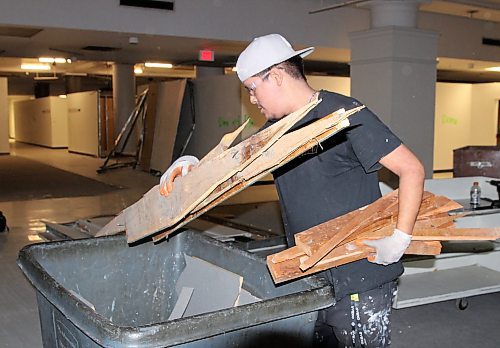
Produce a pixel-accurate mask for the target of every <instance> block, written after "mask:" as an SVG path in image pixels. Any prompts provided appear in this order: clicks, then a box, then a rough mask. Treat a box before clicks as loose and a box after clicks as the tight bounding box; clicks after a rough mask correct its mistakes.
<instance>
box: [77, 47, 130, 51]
mask: <svg viewBox="0 0 500 348" xmlns="http://www.w3.org/2000/svg"><path fill="white" fill-rule="evenodd" d="M82 50H85V51H94V52H95V51H97V52H113V51H119V50H121V48H119V47H108V46H85V47H82Z"/></svg>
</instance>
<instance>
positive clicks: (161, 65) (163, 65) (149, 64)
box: [144, 62, 173, 69]
mask: <svg viewBox="0 0 500 348" xmlns="http://www.w3.org/2000/svg"><path fill="white" fill-rule="evenodd" d="M144 66H145V67H146V68H161V69H172V68H173V65H172V64H170V63H157V62H146V63H144Z"/></svg>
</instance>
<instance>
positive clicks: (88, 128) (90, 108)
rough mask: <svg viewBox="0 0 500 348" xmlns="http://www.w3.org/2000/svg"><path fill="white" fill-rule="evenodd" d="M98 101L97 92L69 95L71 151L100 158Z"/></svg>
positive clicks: (69, 140)
mask: <svg viewBox="0 0 500 348" xmlns="http://www.w3.org/2000/svg"><path fill="white" fill-rule="evenodd" d="M98 99H99V95H98V92H96V91H90V92H79V93H70V94H68V95H67V101H68V150H69V151H72V152H78V153H83V154H87V155H92V156H98V153H99V152H98V151H99V131H98V125H99V114H98V104H97V103H98Z"/></svg>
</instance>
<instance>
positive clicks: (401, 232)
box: [364, 144, 424, 265]
mask: <svg viewBox="0 0 500 348" xmlns="http://www.w3.org/2000/svg"><path fill="white" fill-rule="evenodd" d="M379 162H380V164H382V165H383V166H384V167H386V168H387V169H389V170H390V171H392V172H393V173H394V174H396V175H397V176H399V207H398V208H399V214H398V222H397V224H396V229H395V230H394V233H393V234H392V235H391V236H390V237H386V238H382V239H379V240H373V241H365V242H364V243H365V244H366V245H368V246H371V247H373V248H375V253H373V254H372V255H370V257H369V258H368V260H369V261H372V262H375V263H379V264H382V265H388V264H390V263H393V262H397V261H399V259H400V258H401V256H403V254H404V252H405V250H406V248H408V245H410V242H411V234H412V232H413V227H414V225H415V220H416V219H417V215H418V210H419V208H420V203H421V202H422V194H423V191H424V167H423V166H422V163H420V161H419V160H418V158H417V157H416V156H415V155H414V154H413V153H412V152H411V151H410V150H409V149H408V148H407V147H406V146H405V145H403V144H401V145H399V146H398V147H397V148H396V149H395V150H393V151H392V152H391V153H389V154H388V155H386V156H384V157H383V158H382V159H381V160H380V161H379Z"/></svg>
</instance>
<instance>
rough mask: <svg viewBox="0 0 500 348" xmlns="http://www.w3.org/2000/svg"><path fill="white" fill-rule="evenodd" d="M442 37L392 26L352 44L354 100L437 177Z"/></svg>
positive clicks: (367, 33)
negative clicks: (436, 114) (436, 131)
mask: <svg viewBox="0 0 500 348" xmlns="http://www.w3.org/2000/svg"><path fill="white" fill-rule="evenodd" d="M437 39H438V35H437V33H434V32H429V31H424V30H420V29H416V28H409V27H397V26H388V27H382V28H375V29H370V30H367V31H363V32H356V33H352V34H351V35H350V41H351V62H350V65H351V95H352V96H353V97H355V98H357V99H359V100H360V101H361V102H362V103H364V104H365V105H366V106H368V107H369V108H370V109H371V110H372V111H373V112H375V113H376V114H377V115H378V116H379V118H380V119H381V120H382V121H383V122H384V123H386V124H387V125H388V126H389V127H390V128H391V130H392V131H393V132H394V133H395V134H396V135H398V136H399V137H400V138H401V140H402V141H403V142H404V143H405V144H406V145H407V146H408V147H409V148H410V149H411V150H412V151H413V152H414V153H415V154H416V155H417V156H418V157H419V158H420V160H421V161H422V163H423V164H424V166H425V173H426V177H427V178H431V177H432V173H433V146H434V112H435V90H436V58H437Z"/></svg>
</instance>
